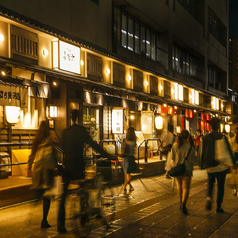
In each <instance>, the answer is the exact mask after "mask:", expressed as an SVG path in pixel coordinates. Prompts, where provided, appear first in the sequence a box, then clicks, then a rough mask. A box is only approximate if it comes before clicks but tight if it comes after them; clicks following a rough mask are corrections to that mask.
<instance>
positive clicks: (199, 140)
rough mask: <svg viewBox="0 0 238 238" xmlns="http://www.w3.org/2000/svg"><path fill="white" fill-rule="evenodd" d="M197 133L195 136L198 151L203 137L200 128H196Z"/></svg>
mask: <svg viewBox="0 0 238 238" xmlns="http://www.w3.org/2000/svg"><path fill="white" fill-rule="evenodd" d="M196 133H197V136H196V137H195V138H194V140H195V148H196V151H197V153H198V151H199V146H200V144H201V138H202V133H201V130H200V129H197V130H196Z"/></svg>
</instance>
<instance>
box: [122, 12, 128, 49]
mask: <svg viewBox="0 0 238 238" xmlns="http://www.w3.org/2000/svg"><path fill="white" fill-rule="evenodd" d="M121 45H122V46H123V47H125V48H127V17H126V15H124V14H123V15H122V23H121Z"/></svg>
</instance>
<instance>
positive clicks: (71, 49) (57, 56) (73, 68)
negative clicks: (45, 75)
mask: <svg viewBox="0 0 238 238" xmlns="http://www.w3.org/2000/svg"><path fill="white" fill-rule="evenodd" d="M53 67H54V69H61V70H65V71H69V72H71V73H76V74H80V73H81V72H80V48H79V47H77V46H75V45H71V44H68V43H66V42H63V41H54V42H53Z"/></svg>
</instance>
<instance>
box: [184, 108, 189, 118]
mask: <svg viewBox="0 0 238 238" xmlns="http://www.w3.org/2000/svg"><path fill="white" fill-rule="evenodd" d="M185 117H189V111H188V110H187V109H186V110H185Z"/></svg>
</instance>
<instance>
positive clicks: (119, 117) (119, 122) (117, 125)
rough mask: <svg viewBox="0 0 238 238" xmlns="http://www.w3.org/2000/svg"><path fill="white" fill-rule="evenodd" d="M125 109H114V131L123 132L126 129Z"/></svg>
mask: <svg viewBox="0 0 238 238" xmlns="http://www.w3.org/2000/svg"><path fill="white" fill-rule="evenodd" d="M123 118H124V111H123V109H112V133H116V134H122V133H123V130H124V123H123Z"/></svg>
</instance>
